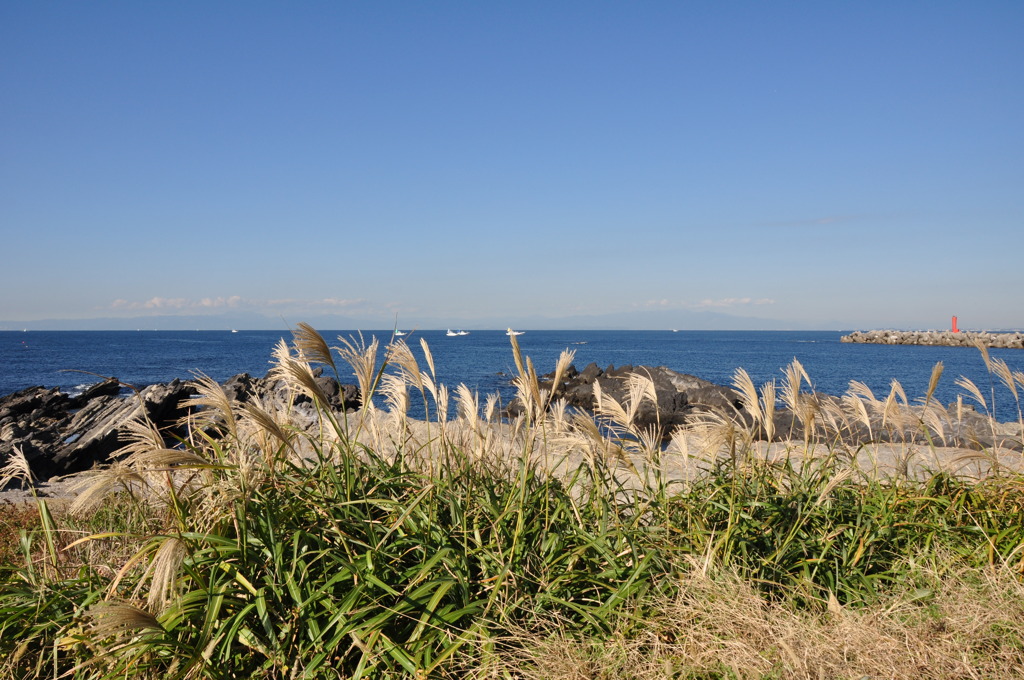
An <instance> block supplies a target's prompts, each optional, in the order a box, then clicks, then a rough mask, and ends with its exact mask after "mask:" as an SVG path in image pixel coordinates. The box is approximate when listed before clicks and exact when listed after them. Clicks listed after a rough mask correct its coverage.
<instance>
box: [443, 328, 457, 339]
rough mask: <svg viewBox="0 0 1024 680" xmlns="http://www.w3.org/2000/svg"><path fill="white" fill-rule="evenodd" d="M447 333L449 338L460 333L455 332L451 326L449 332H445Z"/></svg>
mask: <svg viewBox="0 0 1024 680" xmlns="http://www.w3.org/2000/svg"><path fill="white" fill-rule="evenodd" d="M445 335H447V336H448V337H449V338H454V337H455V336H456V335H458V333H456V332H455V331H453V330H452V329H451V328H449V329H448V332H447V333H445Z"/></svg>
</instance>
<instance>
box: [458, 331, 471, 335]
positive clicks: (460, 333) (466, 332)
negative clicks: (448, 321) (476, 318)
mask: <svg viewBox="0 0 1024 680" xmlns="http://www.w3.org/2000/svg"><path fill="white" fill-rule="evenodd" d="M455 335H469V331H459V332H458V333H456V334H455Z"/></svg>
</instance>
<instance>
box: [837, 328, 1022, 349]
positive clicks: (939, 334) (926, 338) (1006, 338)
mask: <svg viewBox="0 0 1024 680" xmlns="http://www.w3.org/2000/svg"><path fill="white" fill-rule="evenodd" d="M840 341H841V342H859V343H870V344H875V345H936V346H943V347H977V346H978V345H979V344H981V345H984V346H985V347H1000V348H1005V349H1024V333H984V332H980V333H979V332H973V331H960V332H959V333H953V332H952V331H854V332H853V333H850V334H849V335H844V336H843V337H842V338H840Z"/></svg>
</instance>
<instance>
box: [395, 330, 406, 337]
mask: <svg viewBox="0 0 1024 680" xmlns="http://www.w3.org/2000/svg"><path fill="white" fill-rule="evenodd" d="M395 335H399V336H401V335H408V334H407V333H406V332H405V331H395Z"/></svg>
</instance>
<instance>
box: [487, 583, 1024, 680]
mask: <svg viewBox="0 0 1024 680" xmlns="http://www.w3.org/2000/svg"><path fill="white" fill-rule="evenodd" d="M926 597H927V598H928V602H927V604H922V603H921V600H922V599H923V598H926ZM494 642H495V645H494V647H495V649H496V651H495V652H494V653H493V654H492V655H490V656H489V657H486V658H487V662H486V663H484V664H483V665H482V666H481V668H480V669H479V671H478V673H477V675H475V677H477V678H481V679H482V678H514V679H515V680H605V679H607V680H611V679H612V678H630V679H635V680H661V679H668V678H709V679H710V678H743V679H755V678H756V679H762V678H786V679H793V680H803V679H806V680H821V679H822V678H890V679H893V680H897V679H903V678H906V679H907V680H911V679H914V680H919V679H934V680H940V679H941V680H947V679H950V680H951V679H953V678H1006V679H1013V678H1024V584H1022V583H1021V582H1020V580H1019V579H1018V578H1015V576H1014V575H1013V574H1012V573H1011V572H1010V571H1009V570H990V571H977V570H963V571H961V572H958V573H951V574H944V575H938V574H935V573H923V574H922V583H921V585H920V588H918V589H913V590H911V589H908V590H905V591H901V592H899V593H895V594H893V595H892V596H890V597H889V598H888V599H886V600H885V601H883V602H879V603H876V604H875V605H872V606H869V607H861V608H857V609H847V608H843V607H841V606H839V604H838V602H836V601H834V600H833V601H831V602H829V603H827V604H825V603H823V604H822V606H821V607H820V608H819V610H817V611H808V610H803V611H795V610H793V609H792V608H790V607H788V606H786V605H784V604H774V603H771V602H769V601H766V600H765V599H764V597H763V595H761V594H759V593H758V592H756V590H755V589H754V588H753V587H752V585H751V584H750V583H749V582H746V581H744V580H742V579H739V578H736V577H734V576H731V575H729V574H727V573H715V574H710V573H707V572H706V571H704V570H702V569H699V568H697V569H694V571H693V572H691V573H690V574H689V576H688V578H687V579H686V583H685V584H684V588H683V589H682V590H681V592H680V595H679V596H678V597H677V598H675V599H674V600H671V601H666V602H661V603H657V604H656V605H655V606H653V607H647V608H645V609H643V610H637V611H633V612H631V613H630V614H629V615H626V616H623V617H622V618H621V619H620V620H619V622H618V627H617V629H616V630H615V632H614V633H613V635H611V636H610V638H609V639H607V640H603V641H600V642H598V641H592V640H579V639H574V638H573V637H571V636H569V635H568V634H566V632H565V629H564V628H563V627H562V626H561V625H560V624H559V622H558V621H552V620H549V621H547V622H546V623H544V624H543V625H540V626H537V627H535V628H534V629H532V630H520V631H518V632H517V634H516V635H514V636H511V637H509V638H505V639H502V640H498V641H494Z"/></svg>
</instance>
